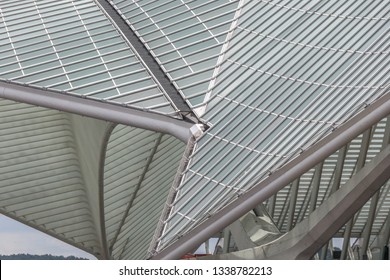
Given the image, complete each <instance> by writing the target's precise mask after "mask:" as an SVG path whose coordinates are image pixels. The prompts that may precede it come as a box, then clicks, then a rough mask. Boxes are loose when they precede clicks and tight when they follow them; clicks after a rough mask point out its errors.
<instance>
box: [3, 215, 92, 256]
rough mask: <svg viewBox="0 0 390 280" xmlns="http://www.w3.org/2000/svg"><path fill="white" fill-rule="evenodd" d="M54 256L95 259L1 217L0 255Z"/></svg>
mask: <svg viewBox="0 0 390 280" xmlns="http://www.w3.org/2000/svg"><path fill="white" fill-rule="evenodd" d="M19 253H25V254H33V255H34V254H36V255H44V254H52V255H56V256H60V255H63V256H70V255H73V256H76V257H82V258H88V259H95V258H94V257H93V256H92V255H90V254H88V253H86V252H84V251H82V250H79V249H77V248H75V247H73V246H71V245H68V244H66V243H64V242H62V241H60V240H57V239H55V238H53V237H51V236H48V235H46V234H44V233H41V232H40V231H37V230H35V229H33V228H30V227H28V226H25V225H23V224H22V223H19V222H16V221H14V220H12V219H10V218H8V217H5V216H4V215H0V254H1V255H10V254H19Z"/></svg>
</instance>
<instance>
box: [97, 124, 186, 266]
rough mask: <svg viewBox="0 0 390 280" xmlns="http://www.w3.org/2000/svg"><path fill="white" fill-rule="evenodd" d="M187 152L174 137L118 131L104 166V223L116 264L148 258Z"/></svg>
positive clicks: (112, 135)
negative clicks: (168, 195) (166, 200)
mask: <svg viewBox="0 0 390 280" xmlns="http://www.w3.org/2000/svg"><path fill="white" fill-rule="evenodd" d="M183 150H184V144H183V143H182V142H181V141H180V140H178V139H175V138H174V137H172V136H169V135H163V134H160V133H155V132H152V131H147V130H142V129H139V128H131V127H127V126H123V125H118V126H116V127H115V129H114V130H113V132H112V134H111V137H110V141H109V142H108V147H107V154H106V160H105V167H104V212H105V216H104V218H105V228H106V235H107V242H108V247H109V248H110V254H111V257H112V258H113V259H144V258H145V257H146V255H147V251H148V248H149V246H150V243H151V241H152V237H153V234H154V232H155V230H156V226H157V224H158V220H159V217H160V213H161V211H162V208H163V205H164V203H165V199H164V198H165V197H167V194H168V191H169V189H170V187H171V185H172V181H173V179H174V178H175V173H176V169H177V167H178V164H179V162H180V160H179V159H180V157H181V155H182V153H183Z"/></svg>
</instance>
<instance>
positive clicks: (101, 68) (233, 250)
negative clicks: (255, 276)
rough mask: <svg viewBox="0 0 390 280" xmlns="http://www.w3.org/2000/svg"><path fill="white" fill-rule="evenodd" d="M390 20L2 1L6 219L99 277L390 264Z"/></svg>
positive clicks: (284, 9) (216, 7)
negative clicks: (83, 261) (265, 265)
mask: <svg viewBox="0 0 390 280" xmlns="http://www.w3.org/2000/svg"><path fill="white" fill-rule="evenodd" d="M389 17H390V5H389V2H388V1H377V0H369V1H367V0H364V1H363V0H359V1H347V0H344V1H306V0H290V1H287V0H282V1H277V0H275V1H265V0H254V1H249V0H236V1H234V0H196V1H195V0H166V1H151V0H150V1H149V0H144V1H131V0H113V1H105V0H78V1H76V0H62V1H54V0H42V1H35V0H28V1H7V0H0V35H1V42H0V114H1V122H0V131H1V132H0V213H2V214H4V215H7V216H8V217H11V218H13V219H15V220H18V221H20V222H22V223H24V224H27V225H29V226H31V227H34V228H36V229H38V230H40V231H42V232H44V233H47V234H49V235H51V236H54V237H56V238H58V239H60V240H63V241H65V242H67V243H69V244H72V245H74V246H76V247H78V248H80V249H82V250H85V251H87V252H89V253H91V254H93V255H95V256H96V257H97V258H100V259H161V258H162V259H164V258H168V259H171V258H180V257H182V256H184V255H186V254H187V253H192V252H193V251H194V250H195V249H196V248H197V247H198V246H199V245H200V244H201V243H203V242H206V244H207V240H208V239H210V238H219V239H220V242H218V246H217V247H216V250H215V252H210V253H213V255H212V256H208V257H207V258H217V259H237V258H239V259H242V258H244V259H275V258H276V259H310V258H318V259H321V258H322V259H325V258H327V257H329V254H328V252H334V257H336V258H341V259H347V258H350V259H354V258H361V259H382V258H385V259H388V258H389V256H388V254H389V252H388V246H389V235H390V218H389V212H390V194H389V189H390V186H389V182H388V179H389V176H390V172H389V171H390V150H389V149H390V147H389V135H390V134H389V133H390V130H389V129H390V123H389V121H390V120H388V116H389V114H390V95H389V93H390V86H389V80H390V71H389V65H390V63H389V60H390V56H389V51H390V48H389V43H390V39H389V38H390V33H389V27H390V21H389ZM335 238H337V240H338V242H339V240H342V242H341V247H342V248H340V251H337V250H335V249H334V244H333V243H334V241H335V240H336V239H335ZM207 247H208V246H206V249H207ZM208 251H210V250H209V249H208ZM187 256H188V255H187Z"/></svg>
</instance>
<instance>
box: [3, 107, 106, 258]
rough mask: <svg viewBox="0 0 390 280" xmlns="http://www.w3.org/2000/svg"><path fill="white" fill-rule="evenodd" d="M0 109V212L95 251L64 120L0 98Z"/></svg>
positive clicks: (51, 112)
mask: <svg viewBox="0 0 390 280" xmlns="http://www.w3.org/2000/svg"><path fill="white" fill-rule="evenodd" d="M0 108H1V110H0V118H1V123H0V132H1V133H0V173H1V180H0V191H1V195H0V213H4V214H6V215H9V216H10V217H12V218H15V219H17V220H19V221H22V222H24V223H26V224H28V225H31V226H34V227H35V228H38V229H40V230H42V231H44V232H46V233H49V234H52V235H54V236H56V237H58V238H60V239H63V240H67V241H68V242H70V243H71V244H74V245H77V246H79V247H81V248H83V249H84V250H87V251H89V252H91V253H97V252H100V250H101V248H100V245H99V243H98V241H97V240H98V238H97V235H96V228H95V224H94V222H93V220H92V215H91V211H90V205H89V202H88V198H87V194H86V191H85V189H84V181H83V177H82V174H81V169H80V165H79V160H78V156H77V151H76V147H75V143H74V141H73V136H72V130H71V124H70V121H69V119H67V118H66V117H64V115H63V114H62V113H59V112H57V111H54V110H48V109H45V108H39V107H33V106H31V105H26V104H21V103H15V102H13V101H9V100H3V99H2V100H0ZM26 116H28V118H26Z"/></svg>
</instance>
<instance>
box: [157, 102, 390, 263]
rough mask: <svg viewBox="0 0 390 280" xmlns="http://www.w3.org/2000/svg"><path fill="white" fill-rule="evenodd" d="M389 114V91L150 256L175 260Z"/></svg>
mask: <svg viewBox="0 0 390 280" xmlns="http://www.w3.org/2000/svg"><path fill="white" fill-rule="evenodd" d="M389 114H390V94H386V95H384V96H382V97H381V98H379V99H378V100H377V101H376V102H374V103H373V104H371V105H370V106H368V107H367V108H366V109H365V110H363V111H362V112H360V113H358V114H357V115H356V116H354V117H353V118H351V119H349V120H348V121H347V122H346V123H344V125H342V126H340V127H339V128H338V129H336V130H335V131H334V132H333V133H331V134H329V135H328V136H326V137H324V138H323V139H322V140H321V141H319V142H317V143H316V144H314V145H313V146H311V147H310V148H308V149H307V150H306V151H304V152H303V153H302V154H301V155H299V156H298V157H296V158H295V159H293V160H292V161H291V162H290V163H288V164H286V165H285V166H283V167H281V168H280V169H279V170H277V171H276V172H274V173H273V174H271V175H270V176H269V177H268V178H266V179H265V180H263V181H261V182H260V183H258V184H256V185H255V186H254V187H253V188H252V189H251V190H249V191H248V192H246V193H245V194H243V195H241V196H240V197H239V198H237V199H236V200H235V201H233V202H232V203H231V204H229V205H228V206H226V207H225V208H223V209H222V210H220V211H219V212H217V213H216V214H214V215H213V216H212V217H210V218H209V219H207V220H206V221H204V222H203V223H201V224H199V225H198V226H197V227H195V228H194V229H193V230H192V231H191V232H189V233H188V234H186V235H184V236H183V237H181V238H180V239H178V240H176V241H175V242H174V243H173V244H171V245H170V246H168V247H166V248H165V249H163V250H162V251H160V252H159V253H158V254H157V255H155V256H154V257H153V259H178V258H180V257H181V256H183V255H184V254H186V253H187V252H189V251H191V250H192V249H193V248H194V247H197V246H198V244H201V243H202V242H203V241H205V240H207V239H208V238H209V237H210V236H212V235H213V234H215V233H216V232H218V231H221V230H222V229H224V228H225V227H227V226H228V225H230V224H231V223H232V222H234V221H235V220H237V219H239V218H240V217H241V216H242V215H244V214H245V213H247V212H249V211H250V210H251V209H253V208H254V207H256V205H258V204H260V203H262V202H264V201H265V200H266V199H268V198H270V197H271V196H272V195H274V194H275V193H276V192H278V191H279V190H280V189H282V188H283V187H284V186H286V185H288V184H289V183H290V182H291V181H293V180H294V179H296V178H298V177H299V176H300V175H302V174H303V173H305V172H307V171H308V170H309V169H310V168H312V167H313V166H315V165H316V164H318V163H319V162H321V161H323V160H324V159H325V158H327V157H328V156H330V155H331V154H333V153H334V152H336V151H337V150H338V149H340V148H342V147H343V146H344V145H346V144H347V143H349V142H350V141H351V140H352V139H354V138H356V137H357V136H358V135H359V134H361V133H362V132H363V131H365V130H367V129H369V128H370V127H371V126H373V125H374V124H376V123H378V122H379V121H380V120H381V119H383V118H385V117H386V116H387V115H389Z"/></svg>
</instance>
